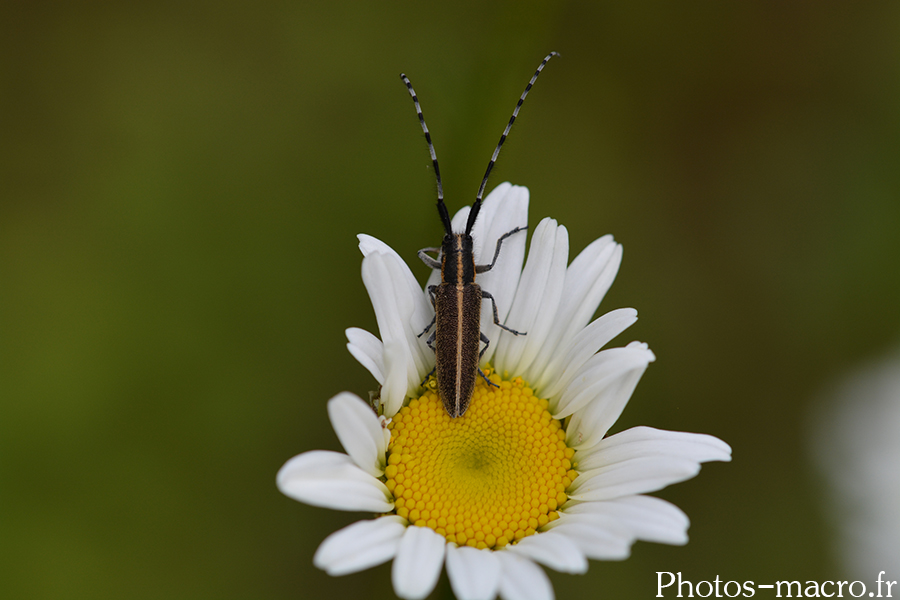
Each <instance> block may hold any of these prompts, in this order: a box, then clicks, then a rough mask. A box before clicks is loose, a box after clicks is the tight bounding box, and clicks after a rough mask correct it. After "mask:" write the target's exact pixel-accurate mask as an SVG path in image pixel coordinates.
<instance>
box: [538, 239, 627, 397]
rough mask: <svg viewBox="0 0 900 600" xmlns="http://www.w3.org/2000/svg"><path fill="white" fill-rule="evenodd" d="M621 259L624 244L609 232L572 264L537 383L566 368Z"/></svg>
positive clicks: (544, 382)
mask: <svg viewBox="0 0 900 600" xmlns="http://www.w3.org/2000/svg"><path fill="white" fill-rule="evenodd" d="M621 262H622V247H621V246H620V245H619V244H616V243H615V242H613V238H612V236H611V235H606V236H603V237H602V238H600V239H598V240H595V241H594V242H593V243H591V244H590V245H588V247H587V248H585V249H584V250H583V251H582V252H581V254H579V255H578V256H576V257H575V260H573V261H572V264H571V265H569V268H568V270H567V271H566V284H565V287H564V288H563V294H562V300H561V301H560V305H559V309H558V310H557V314H556V317H555V320H554V323H553V329H552V331H551V333H550V335H549V336H548V337H547V341H546V342H545V344H544V347H543V348H541V352H540V353H539V354H538V357H537V358H536V359H535V366H544V369H543V372H542V373H540V374H539V375H538V374H537V373H535V375H534V381H535V385H536V386H537V387H539V388H543V387H544V386H546V385H547V383H549V381H550V379H552V378H553V377H554V376H555V375H556V374H558V373H560V372H561V371H562V370H563V368H564V367H565V365H564V364H563V363H562V361H563V360H564V358H565V356H566V355H567V354H568V352H569V348H570V347H571V344H572V342H573V340H574V339H575V336H576V335H577V334H578V332H579V331H581V330H582V329H583V328H584V326H585V325H587V324H588V322H589V321H590V320H591V316H592V315H593V314H594V312H595V311H596V310H597V306H599V304H600V301H601V300H602V299H603V296H604V295H606V292H607V291H608V290H609V287H610V286H611V285H612V282H613V279H615V277H616V273H617V272H618V270H619V264H620V263H621Z"/></svg>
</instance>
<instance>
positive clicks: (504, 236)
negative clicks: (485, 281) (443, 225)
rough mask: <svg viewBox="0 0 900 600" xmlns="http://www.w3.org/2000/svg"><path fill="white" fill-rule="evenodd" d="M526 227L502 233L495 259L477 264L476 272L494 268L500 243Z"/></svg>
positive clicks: (526, 226) (495, 251)
mask: <svg viewBox="0 0 900 600" xmlns="http://www.w3.org/2000/svg"><path fill="white" fill-rule="evenodd" d="M526 229H528V225H525V226H524V227H516V228H515V229H513V230H512V231H507V232H506V233H504V234H503V235H501V236H500V239H498V240H497V248H496V249H495V250H494V260H492V261H491V264H489V265H476V266H475V272H476V273H486V272H487V271H490V270H491V269H493V268H494V264H495V263H496V262H497V257H498V256H500V244H502V243H503V240H505V239H506V238H508V237H509V236H511V235H513V234H516V233H519V232H520V231H525V230H526ZM420 257H421V255H420Z"/></svg>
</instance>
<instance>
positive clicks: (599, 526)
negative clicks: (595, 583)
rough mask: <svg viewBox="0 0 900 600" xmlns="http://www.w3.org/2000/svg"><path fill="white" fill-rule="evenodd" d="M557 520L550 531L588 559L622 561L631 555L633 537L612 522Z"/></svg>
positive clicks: (577, 519)
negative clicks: (575, 547) (571, 543)
mask: <svg viewBox="0 0 900 600" xmlns="http://www.w3.org/2000/svg"><path fill="white" fill-rule="evenodd" d="M573 517H574V518H571V517H570V518H559V519H557V520H556V521H553V523H554V524H556V523H559V525H556V526H555V527H553V528H550V530H549V531H548V532H547V533H544V534H541V535H547V534H548V533H549V532H550V531H552V532H553V533H554V534H557V535H563V536H566V537H567V538H568V539H570V540H571V541H572V542H574V543H575V545H577V546H578V548H579V549H580V550H581V551H582V552H583V553H584V554H585V556H587V557H588V558H593V559H595V560H624V559H626V558H628V555H629V554H630V553H631V543H632V541H633V540H634V538H633V537H631V536H629V535H628V532H627V530H625V529H624V527H622V526H621V525H619V524H618V523H616V522H615V521H614V520H610V521H609V522H607V523H603V522H600V520H599V519H579V518H578V517H576V516H574V515H573Z"/></svg>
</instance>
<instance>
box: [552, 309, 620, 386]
mask: <svg viewBox="0 0 900 600" xmlns="http://www.w3.org/2000/svg"><path fill="white" fill-rule="evenodd" d="M635 321H637V311H636V310H634V309H633V308H620V309H617V310H613V311H610V312H608V313H606V314H605V315H603V316H602V317H599V318H598V319H595V320H594V321H593V322H592V323H591V324H590V325H588V326H587V327H585V328H584V329H582V330H581V331H579V332H578V334H577V335H576V336H575V338H574V339H573V340H572V345H571V347H570V348H569V351H568V353H567V354H566V357H565V359H564V360H563V361H562V365H563V367H564V369H565V370H564V371H562V372H561V373H558V374H557V376H556V377H555V378H552V379H550V383H548V384H547V388H546V389H544V390H540V393H541V394H542V395H541V397H542V398H551V397H554V396H557V395H558V394H560V393H561V392H562V391H563V390H565V389H566V388H567V387H568V386H569V384H571V383H572V380H573V379H574V378H575V375H576V374H577V373H578V371H579V370H580V369H581V367H583V366H584V364H585V363H586V362H587V361H588V359H589V358H591V357H592V356H593V355H594V354H595V353H596V352H597V351H598V350H600V349H601V348H602V347H603V346H605V345H606V344H608V343H609V342H610V341H611V340H612V339H613V338H614V337H616V336H617V335H619V334H620V333H622V332H623V331H625V330H626V329H627V328H629V327H630V326H631V325H633V324H634V322H635Z"/></svg>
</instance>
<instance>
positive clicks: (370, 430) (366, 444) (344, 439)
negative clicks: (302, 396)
mask: <svg viewBox="0 0 900 600" xmlns="http://www.w3.org/2000/svg"><path fill="white" fill-rule="evenodd" d="M328 418H329V419H330V420H331V426H332V427H333V428H334V432H335V433H336V434H337V436H338V439H339V440H340V441H341V445H342V446H343V447H344V450H346V451H347V454H349V455H350V457H351V458H352V459H353V462H355V463H356V464H357V466H359V468H360V469H362V470H364V471H366V472H367V473H368V474H369V475H372V476H373V477H381V476H382V475H384V464H385V463H384V461H385V453H386V452H387V444H386V443H385V439H384V430H383V429H382V427H381V423H380V422H379V421H378V417H377V416H376V415H375V412H374V411H373V410H372V408H371V407H369V406H368V405H367V404H366V403H365V402H363V401H362V400H361V399H360V398H358V397H357V396H356V395H354V394H351V393H350V392H342V393H340V394H338V395H337V396H335V397H334V398H332V399H331V400H329V401H328Z"/></svg>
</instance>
